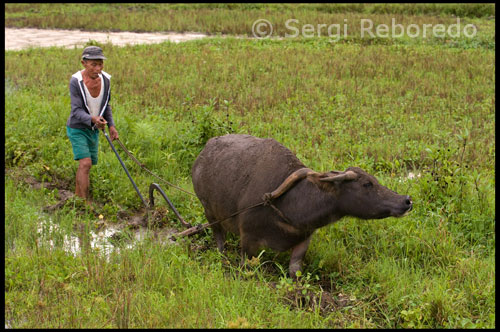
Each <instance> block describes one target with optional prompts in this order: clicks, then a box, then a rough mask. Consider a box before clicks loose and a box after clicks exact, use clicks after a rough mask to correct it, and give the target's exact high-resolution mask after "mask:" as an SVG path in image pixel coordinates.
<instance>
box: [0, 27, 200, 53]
mask: <svg viewBox="0 0 500 332" xmlns="http://www.w3.org/2000/svg"><path fill="white" fill-rule="evenodd" d="M204 37H207V35H205V34H202V33H194V32H193V33H175V32H172V33H136V32H92V31H81V30H51V29H30V28H22V29H15V28H5V49H6V50H21V49H24V48H29V47H49V46H64V47H68V48H71V47H74V46H83V45H84V44H85V43H86V42H88V41H89V40H95V41H97V42H100V43H106V42H108V41H109V42H111V43H112V44H113V45H118V46H124V45H127V44H128V45H133V44H150V43H161V42H163V41H167V40H170V41H172V42H175V43H178V42H182V41H188V40H194V39H200V38H204Z"/></svg>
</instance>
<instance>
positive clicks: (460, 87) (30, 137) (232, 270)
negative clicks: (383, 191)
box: [5, 4, 495, 328]
mask: <svg viewBox="0 0 500 332" xmlns="http://www.w3.org/2000/svg"><path fill="white" fill-rule="evenodd" d="M5 8H6V11H5V14H6V16H5V22H6V27H15V26H17V27H26V26H30V27H40V28H65V29H70V28H71V29H86V30H110V29H111V30H129V31H165V30H175V31H199V32H206V33H209V34H212V35H217V34H218V33H222V34H236V35H247V36H251V25H252V22H253V21H254V20H255V19H257V18H266V19H268V20H269V21H271V22H277V25H276V33H277V35H281V36H283V34H284V32H285V30H284V28H283V27H284V25H283V22H284V21H285V20H286V19H288V18H294V17H295V18H297V19H300V21H301V22H307V23H311V24H316V23H325V22H327V23H330V22H337V23H342V22H343V19H344V18H346V17H347V18H348V19H349V20H350V22H351V20H352V22H357V21H356V20H359V19H360V18H371V19H373V20H374V21H376V22H379V23H385V24H390V19H391V17H394V16H395V15H397V16H396V17H397V18H398V19H400V20H401V21H402V22H403V23H404V24H410V23H416V24H422V23H424V22H425V23H428V22H429V23H434V24H437V23H443V24H454V23H456V16H459V17H460V18H461V23H462V24H463V25H465V24H468V23H472V24H475V25H476V26H477V27H478V35H477V36H476V37H474V38H471V39H468V38H458V39H453V38H450V39H442V38H441V39H440V38H429V39H423V38H416V39H409V38H401V39H396V38H393V39H389V40H386V39H377V38H375V39H362V38H360V37H359V35H357V32H356V31H353V35H352V36H349V37H348V38H345V39H343V40H341V41H340V42H338V43H332V42H331V41H329V40H328V38H313V39H300V38H299V39H284V40H254V39H241V38H232V37H222V36H219V37H214V38H208V39H204V40H198V41H192V42H186V43H179V44H175V43H162V44H156V45H137V46H128V47H117V46H113V45H111V44H104V45H101V46H102V47H103V49H104V52H105V54H106V56H107V57H108V60H107V61H106V63H105V70H106V71H107V72H109V73H111V74H112V75H113V78H112V82H113V83H112V84H113V91H112V105H113V112H114V118H115V122H116V125H117V128H118V130H119V133H120V137H121V140H122V141H123V142H124V144H125V145H126V146H127V147H128V148H129V149H130V150H131V151H133V153H134V154H135V155H136V156H137V157H138V158H139V160H141V161H142V162H143V163H144V164H146V165H147V166H148V167H149V168H151V169H153V170H154V171H155V172H157V173H158V174H159V175H160V176H162V177H164V178H165V179H167V180H169V181H171V182H174V183H177V184H179V185H181V186H182V187H184V188H186V189H188V190H192V184H191V178H190V168H191V165H192V163H193V162H194V160H195V158H196V156H197V155H198V153H199V152H200V151H201V149H202V148H203V146H204V144H205V142H206V141H207V140H208V139H209V138H210V137H212V136H216V135H222V134H225V133H229V132H236V133H247V134H252V135H255V136H260V137H273V138H275V139H276V140H278V141H280V142H281V143H283V144H284V145H285V146H287V147H288V148H290V149H291V150H292V151H293V152H294V153H296V155H297V156H298V157H299V158H300V159H301V160H302V161H303V162H304V163H305V164H306V165H308V166H309V167H311V168H313V169H315V170H318V171H327V170H331V169H337V170H343V169H345V168H346V167H348V166H359V167H362V168H364V169H365V170H367V171H368V172H371V173H372V174H374V175H375V176H376V177H377V178H378V179H379V180H380V182H381V183H383V184H384V185H386V186H388V187H390V188H391V189H393V190H395V191H397V192H399V193H406V194H408V195H411V196H412V198H413V200H414V204H415V209H414V210H413V211H412V212H411V213H410V214H409V215H408V216H406V217H404V218H400V219H395V218H388V219H383V220H370V221H361V220H355V219H353V218H346V219H343V220H341V221H340V222H337V223H336V224H335V225H331V226H328V227H325V228H323V229H320V230H318V231H317V232H316V234H315V235H314V238H313V240H312V243H311V246H310V249H309V251H308V253H307V255H306V264H305V268H304V271H303V272H304V274H303V277H302V278H301V279H300V280H299V281H298V282H295V283H292V281H291V280H290V279H288V278H287V276H286V274H285V273H282V272H280V271H281V270H280V267H285V268H284V270H286V266H287V259H288V256H287V254H286V253H284V254H275V253H271V252H267V251H266V252H265V253H264V254H263V255H262V256H261V257H260V258H259V259H258V260H257V263H258V264H255V266H251V267H247V268H246V269H242V268H239V267H238V246H237V238H236V237H234V238H232V239H230V240H229V243H228V247H229V250H228V257H227V260H226V259H222V258H221V256H220V255H219V254H218V252H217V250H216V247H215V246H214V245H213V242H212V240H211V238H210V234H207V235H202V236H198V237H196V238H193V239H186V240H183V241H180V245H168V244H161V243H158V242H157V241H154V240H151V241H143V242H141V243H138V244H137V245H136V246H135V247H134V248H132V249H127V248H121V250H120V251H119V252H115V253H114V254H112V255H111V256H109V258H106V257H105V256H104V255H102V254H101V253H99V251H98V250H97V249H92V248H87V249H86V250H84V251H83V252H82V253H81V254H79V255H76V256H73V255H72V254H70V253H67V252H66V251H65V250H64V249H63V247H64V246H63V244H64V235H65V234H68V233H73V232H75V229H74V228H75V227H76V226H78V225H83V227H84V229H85V232H87V233H86V234H88V232H89V231H90V230H93V229H95V227H96V225H97V221H98V220H97V218H96V217H95V216H94V215H93V214H92V213H91V212H89V211H88V210H86V209H85V208H84V207H81V204H80V203H81V202H79V201H78V200H75V199H72V200H69V201H68V202H67V203H66V205H64V206H63V207H62V208H61V209H59V210H56V211H55V212H53V213H47V212H45V211H44V210H43V207H44V206H47V205H51V204H55V203H57V201H58V189H47V188H41V189H33V188H32V187H31V186H30V185H28V184H27V182H26V179H28V178H34V179H36V181H40V182H51V183H55V184H57V187H58V188H59V190H60V189H62V188H64V189H67V190H73V189H74V174H75V171H76V163H75V162H74V161H73V160H72V155H71V147H70V143H69V141H68V140H67V138H66V134H65V123H66V119H67V116H68V114H69V101H70V100H69V93H68V83H69V78H70V76H71V74H73V73H74V72H75V71H76V70H78V69H80V64H79V57H80V54H81V48H75V49H63V48H55V47H52V48H43V49H27V50H22V51H6V52H5V123H6V126H5V169H6V174H5V214H6V217H5V263H6V264H5V275H6V276H5V305H6V309H5V317H6V321H8V322H9V324H10V325H11V326H12V327H16V328H17V327H28V328H29V327H31V328H33V327H37V328H39V327H48V328H54V327H64V328H66V327H72V328H78V327H87V328H99V327H139V328H141V327H144V328H145V327H153V328H155V327H181V328H214V327H216V328H221V327H263V328H274V327H283V328H287V327H288V328H290V327H319V328H331V327H336V328H339V327H342V328H345V327H371V328H401V327H418V328H443V327H444V328H459V327H466V328H474V327H488V328H493V327H494V326H495V315H494V312H495V263H494V256H495V233H494V227H495V206H494V202H495V189H494V187H495V172H494V161H495V142H494V137H495V136H494V128H495V117H494V115H495V79H494V73H495V41H494V5H488V4H478V5H466V4H450V5H447V4H439V5H433V4H430V5H427V4H413V5H411V4H410V5H392V4H391V5H384V4H369V5H332V4H330V5H326V4H325V5H319V4H318V5H312V4H310V5H282V4H272V5H262V4H199V5H187V4H164V5H162V4H159V5H157V4H140V5H139V4H114V5H111V4H90V5H89V4H87V5H85V4H71V5H68V4H6V7H5ZM492 16H493V18H492ZM124 17H126V18H127V19H123V18H124ZM76 18H78V19H76ZM280 22H281V23H280ZM355 25H356V24H354V23H353V26H355ZM89 44H95V42H92V41H89ZM123 157H124V159H125V160H126V164H127V167H128V168H129V170H131V172H132V175H133V178H134V180H136V182H137V183H138V185H139V188H140V189H141V191H143V192H144V193H145V192H146V189H147V187H148V185H149V183H151V182H152V181H154V179H152V178H151V177H150V176H148V175H147V174H146V173H144V172H141V171H140V169H139V168H138V167H137V166H135V164H133V163H132V161H130V160H129V159H128V158H126V157H125V155H123ZM410 173H412V174H420V177H415V178H411V179H410V178H408V175H409V174H410ZM91 190H92V196H93V199H94V200H95V201H96V202H97V203H96V204H97V205H98V208H99V213H101V214H103V216H104V219H105V220H106V221H107V222H109V223H119V222H120V220H119V218H117V213H119V212H123V211H124V212H126V213H132V212H137V211H139V212H140V208H141V207H140V201H139V200H138V198H137V196H136V194H135V192H134V191H133V188H132V186H131V185H130V183H129V181H128V179H127V178H126V175H125V174H124V172H123V170H122V169H121V167H120V165H119V163H118V161H117V160H116V157H115V156H114V154H113V153H112V151H111V149H110V148H109V147H108V146H107V142H105V140H104V139H103V138H102V137H101V146H100V151H99V165H98V166H97V167H94V168H93V169H92V171H91ZM168 195H169V196H170V197H171V199H172V200H173V201H174V204H175V205H176V206H177V207H178V209H179V210H180V212H181V214H182V215H183V216H185V218H186V219H187V220H189V221H191V222H192V223H195V224H197V223H203V222H205V219H204V216H203V210H202V208H201V205H200V204H199V202H198V201H197V199H196V198H193V197H190V196H186V195H185V194H183V193H182V192H178V191H175V190H170V189H169V190H168ZM160 205H161V204H160ZM170 214H171V213H170ZM170 214H169V218H170V219H169V220H170V221H169V223H170V222H171V223H172V226H175V227H178V225H176V224H177V222H176V220H175V218H174V217H172V216H171V215H170ZM46 220H51V221H52V222H53V223H54V224H57V225H59V229H58V231H52V232H49V231H48V230H47V229H45V230H44V231H42V232H39V228H40V226H39V225H40V223H41V222H42V221H46ZM47 237H49V239H50V240H52V242H53V247H51V246H49V245H47V243H46V241H45V240H47ZM200 244H201V245H200ZM200 246H201V247H203V248H204V249H196V248H198V247H200ZM325 290H326V291H328V292H329V294H331V295H332V296H333V297H334V299H336V300H339V301H340V299H343V298H348V303H347V304H346V305H342V306H341V305H339V306H338V307H337V308H336V309H335V310H330V311H325V310H322V307H321V305H314V303H315V302H314V301H315V298H314V296H312V297H309V298H307V297H306V295H307V296H309V295H311V294H312V295H321V294H324V293H323V292H322V291H325ZM301 294H302V295H304V296H302V295H301ZM316 300H317V301H319V300H318V299H316Z"/></svg>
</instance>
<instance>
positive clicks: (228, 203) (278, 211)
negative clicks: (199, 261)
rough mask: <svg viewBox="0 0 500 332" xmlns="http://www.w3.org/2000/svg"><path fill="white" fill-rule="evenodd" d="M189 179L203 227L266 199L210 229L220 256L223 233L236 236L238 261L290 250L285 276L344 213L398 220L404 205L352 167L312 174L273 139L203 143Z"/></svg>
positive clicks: (224, 138)
mask: <svg viewBox="0 0 500 332" xmlns="http://www.w3.org/2000/svg"><path fill="white" fill-rule="evenodd" d="M192 180H193V186H194V190H195V192H196V195H197V196H198V198H199V199H200V201H201V203H202V205H203V207H204V209H205V215H206V217H207V219H208V221H209V222H210V223H213V222H216V221H219V220H223V219H225V218H227V217H228V216H231V215H232V214H233V213H234V212H236V211H239V210H242V209H245V208H247V207H249V206H252V205H255V204H256V203H259V202H262V199H263V198H264V199H267V200H268V201H269V200H270V201H271V203H272V206H271V205H260V206H257V207H255V208H252V209H249V210H246V211H245V212H243V213H241V214H238V215H236V216H234V217H231V218H228V219H225V220H223V221H222V222H216V223H215V224H213V225H212V226H211V228H212V230H213V233H214V236H215V239H216V242H217V247H218V249H219V250H220V251H221V252H222V251H223V249H224V241H225V237H226V233H227V232H228V231H229V232H232V233H235V234H238V235H239V237H240V242H241V251H242V262H243V261H244V259H245V255H247V256H248V257H252V256H255V255H257V254H258V252H259V249H261V248H263V247H269V248H271V249H273V250H276V251H286V250H289V249H292V252H291V258H290V264H289V273H290V275H291V276H292V277H295V276H296V272H297V271H298V270H300V269H301V267H302V259H303V258H304V255H305V253H306V250H307V247H308V246H309V241H310V240H311V236H312V234H313V232H314V231H315V230H316V229H317V228H320V227H322V226H325V225H328V224H330V223H332V222H334V221H336V220H339V219H340V218H342V217H344V216H354V217H358V218H362V219H379V218H386V217H390V216H393V217H400V216H403V215H404V214H405V213H406V212H408V211H409V210H411V208H412V201H411V199H410V197H409V196H404V195H399V194H397V193H396V192H394V191H392V190H390V189H388V188H386V187H384V186H382V185H381V184H379V183H378V181H377V179H376V178H375V177H373V176H372V175H370V174H368V173H366V172H365V171H363V170H362V169H360V168H358V167H349V168H348V169H347V170H346V171H344V172H339V171H331V172H325V173H319V172H315V171H312V170H311V169H309V168H307V167H306V166H304V164H303V163H302V162H301V161H300V160H299V159H298V158H297V157H296V156H295V155H294V154H293V153H292V152H291V151H290V150H288V149H287V148H286V147H284V146H283V145H281V144H280V143H278V142H277V141H275V140H274V139H262V138H257V137H253V136H250V135H236V134H231V135H225V136H220V137H214V138H211V139H210V140H209V141H208V142H207V144H206V146H205V147H204V149H203V151H201V153H200V155H199V156H198V158H197V159H196V161H195V163H194V165H193V168H192Z"/></svg>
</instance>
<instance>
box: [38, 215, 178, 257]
mask: <svg viewBox="0 0 500 332" xmlns="http://www.w3.org/2000/svg"><path fill="white" fill-rule="evenodd" d="M39 220H40V222H39V223H38V229H37V233H38V236H39V243H38V244H39V245H41V246H48V247H49V248H54V247H55V243H54V239H55V238H57V237H58V236H61V237H62V239H63V243H62V249H63V250H64V251H66V252H67V253H70V254H72V255H74V256H76V255H78V254H80V253H81V251H82V249H83V247H84V245H85V243H86V244H87V246H88V247H90V248H92V249H94V250H96V251H98V252H99V253H100V254H102V255H104V256H105V257H107V258H109V256H110V254H112V253H113V252H119V251H120V248H124V249H131V248H134V247H135V246H136V245H137V244H138V243H140V242H141V241H144V240H146V239H154V240H156V241H158V242H159V243H162V244H174V243H175V241H173V240H172V239H171V235H172V234H173V233H174V232H176V231H175V230H173V229H168V228H165V229H162V230H161V231H152V230H149V229H147V228H146V227H139V228H136V229H133V230H128V229H127V225H124V224H119V225H115V224H113V225H102V227H100V229H98V230H95V231H93V230H89V231H84V230H83V228H84V227H83V225H81V226H82V227H81V228H82V229H81V230H80V231H77V232H75V233H76V234H78V235H74V234H67V232H65V231H63V230H61V228H60V227H59V225H57V224H55V223H54V222H53V221H52V218H51V217H50V216H49V217H47V216H46V215H42V214H40V216H39ZM124 234H130V235H131V236H130V238H128V239H127V240H119V238H123V237H124ZM117 242H119V243H120V244H119V245H116V244H117Z"/></svg>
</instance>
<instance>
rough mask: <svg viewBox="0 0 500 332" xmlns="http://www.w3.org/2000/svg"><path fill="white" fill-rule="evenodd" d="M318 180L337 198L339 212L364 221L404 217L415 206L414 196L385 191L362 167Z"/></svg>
mask: <svg viewBox="0 0 500 332" xmlns="http://www.w3.org/2000/svg"><path fill="white" fill-rule="evenodd" d="M317 180H318V181H319V182H320V183H321V184H322V188H323V189H324V190H326V191H329V192H331V194H332V195H334V196H335V201H336V204H337V208H338V211H339V212H341V213H342V214H344V215H349V216H354V217H358V218H362V219H381V218H386V217H391V216H392V217H401V216H403V215H404V214H406V213H407V212H408V211H410V210H411V209H412V206H413V203H412V201H411V198H410V196H407V195H399V194H398V193H396V192H394V191H392V190H390V189H389V188H387V187H384V186H383V185H381V184H380V183H379V182H378V181H377V179H376V178H375V177H374V176H373V175H370V174H368V173H366V172H365V171H363V170H362V169H361V168H359V167H349V168H348V169H347V170H346V171H344V172H338V171H332V172H326V173H320V175H319V176H318V177H317Z"/></svg>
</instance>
